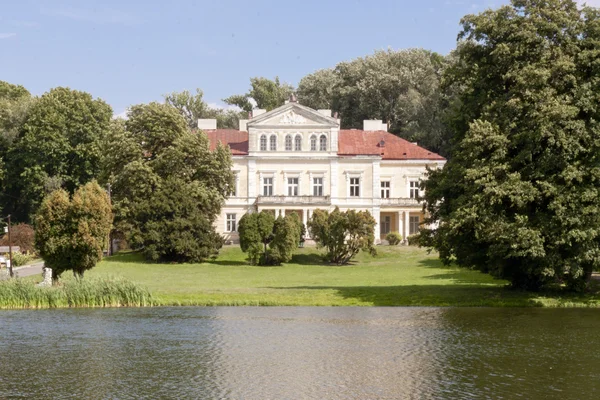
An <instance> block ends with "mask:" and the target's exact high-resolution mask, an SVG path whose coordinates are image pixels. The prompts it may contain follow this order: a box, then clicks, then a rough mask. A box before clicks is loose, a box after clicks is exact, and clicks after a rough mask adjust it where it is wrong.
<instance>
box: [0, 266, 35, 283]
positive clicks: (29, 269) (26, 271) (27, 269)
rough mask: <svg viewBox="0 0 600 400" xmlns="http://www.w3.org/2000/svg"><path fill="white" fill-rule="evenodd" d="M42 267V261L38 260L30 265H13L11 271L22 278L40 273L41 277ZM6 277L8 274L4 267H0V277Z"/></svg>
mask: <svg viewBox="0 0 600 400" xmlns="http://www.w3.org/2000/svg"><path fill="white" fill-rule="evenodd" d="M42 268H44V263H43V262H39V263H35V264H31V265H23V266H22V267H15V268H13V272H14V273H15V276H17V277H19V278H24V277H26V276H31V275H40V279H41V278H42V277H41V275H42ZM7 277H8V275H6V269H5V268H2V270H0V279H5V278H7Z"/></svg>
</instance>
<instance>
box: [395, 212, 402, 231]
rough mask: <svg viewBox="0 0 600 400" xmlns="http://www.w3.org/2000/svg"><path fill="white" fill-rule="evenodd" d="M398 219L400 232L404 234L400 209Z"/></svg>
mask: <svg viewBox="0 0 600 400" xmlns="http://www.w3.org/2000/svg"><path fill="white" fill-rule="evenodd" d="M396 221H397V223H398V230H397V232H398V234H400V235H402V232H403V231H402V211H398V215H397V216H396Z"/></svg>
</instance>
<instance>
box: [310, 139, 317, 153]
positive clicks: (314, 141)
mask: <svg viewBox="0 0 600 400" xmlns="http://www.w3.org/2000/svg"><path fill="white" fill-rule="evenodd" d="M310 151H317V137H316V136H315V135H312V136H311V137H310Z"/></svg>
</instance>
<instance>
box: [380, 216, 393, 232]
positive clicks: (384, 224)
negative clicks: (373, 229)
mask: <svg viewBox="0 0 600 400" xmlns="http://www.w3.org/2000/svg"><path fill="white" fill-rule="evenodd" d="M391 229H392V217H390V216H389V215H386V216H384V217H383V218H382V219H381V228H380V233H381V234H382V235H387V234H388V233H390V231H391Z"/></svg>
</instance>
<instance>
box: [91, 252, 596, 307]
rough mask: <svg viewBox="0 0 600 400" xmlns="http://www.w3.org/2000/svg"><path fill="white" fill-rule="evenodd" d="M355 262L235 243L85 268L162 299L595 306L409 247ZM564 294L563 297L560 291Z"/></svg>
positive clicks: (592, 298) (131, 256) (587, 298)
mask: <svg viewBox="0 0 600 400" xmlns="http://www.w3.org/2000/svg"><path fill="white" fill-rule="evenodd" d="M377 250H378V253H379V254H378V255H377V256H376V257H374V258H373V257H371V256H369V255H366V254H360V255H359V256H358V258H357V259H356V261H354V262H353V263H352V265H348V266H332V265H327V264H325V263H323V262H322V261H321V258H320V257H319V251H318V250H316V249H315V248H305V249H299V251H298V254H296V255H295V256H294V259H293V260H292V262H291V263H288V264H285V265H284V266H281V267H253V266H249V265H248V264H247V262H246V261H245V254H244V253H242V252H241V250H240V249H239V247H237V246H229V247H225V248H224V249H222V251H221V255H220V256H219V258H218V259H217V260H215V261H213V262H207V263H202V264H149V263H146V262H144V260H143V259H142V257H141V256H140V254H137V253H125V254H119V255H116V256H113V257H110V258H107V259H105V260H104V261H102V262H101V263H100V264H99V265H98V266H97V267H96V268H94V269H93V270H92V271H90V272H88V273H86V277H87V276H96V277H103V276H114V275H117V276H123V277H125V278H126V279H129V280H131V281H134V282H137V283H140V284H142V285H143V286H145V287H148V288H149V289H150V291H151V292H152V293H153V295H154V296H155V299H156V301H157V302H158V303H159V304H161V305H279V306H282V305H286V306H292V305H293V306H553V307H556V306H600V296H598V293H595V294H588V295H567V296H564V295H561V294H560V293H545V294H534V293H528V292H522V291H514V290H510V289H507V288H506V287H505V286H506V281H502V280H495V279H493V278H492V277H490V276H489V275H486V274H482V273H479V272H476V271H470V270H465V269H459V268H456V267H447V266H444V265H442V263H441V262H440V261H439V260H438V258H437V255H434V254H428V253H427V251H426V250H424V249H419V248H414V247H378V249H377ZM561 296H562V297H561Z"/></svg>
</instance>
